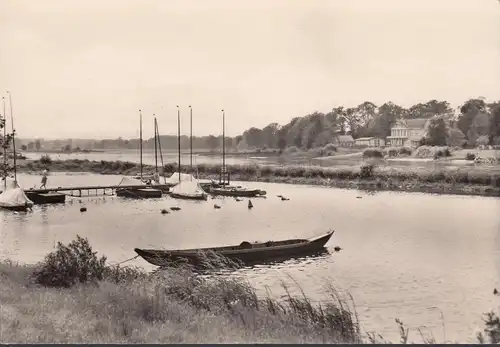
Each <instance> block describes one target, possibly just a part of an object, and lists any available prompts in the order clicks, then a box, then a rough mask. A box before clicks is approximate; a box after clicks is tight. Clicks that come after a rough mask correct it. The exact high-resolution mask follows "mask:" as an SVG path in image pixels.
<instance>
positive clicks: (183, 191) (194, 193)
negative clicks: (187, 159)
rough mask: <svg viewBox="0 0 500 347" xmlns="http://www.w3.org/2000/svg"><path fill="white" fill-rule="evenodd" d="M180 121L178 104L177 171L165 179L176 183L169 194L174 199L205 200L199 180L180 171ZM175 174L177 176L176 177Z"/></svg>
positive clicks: (205, 196) (205, 195)
mask: <svg viewBox="0 0 500 347" xmlns="http://www.w3.org/2000/svg"><path fill="white" fill-rule="evenodd" d="M180 138H181V122H180V111H179V106H177V145H178V148H177V151H178V156H179V158H178V162H179V165H178V167H179V169H178V170H179V171H178V172H176V173H174V174H173V175H172V176H170V177H169V179H168V180H167V182H168V183H173V182H175V181H176V185H175V186H174V187H173V188H172V190H171V191H170V196H171V197H173V198H176V199H185V200H207V194H206V193H205V191H203V189H202V188H201V187H200V185H199V182H198V180H197V179H196V178H194V177H193V175H190V174H183V173H181V172H180V168H181V143H180ZM176 176H177V177H176Z"/></svg>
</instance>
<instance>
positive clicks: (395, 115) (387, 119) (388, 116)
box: [369, 102, 405, 138]
mask: <svg viewBox="0 0 500 347" xmlns="http://www.w3.org/2000/svg"><path fill="white" fill-rule="evenodd" d="M404 114H405V110H404V109H403V108H402V107H401V106H399V105H396V104H394V103H392V102H386V103H385V104H383V105H382V106H380V107H379V109H378V114H377V116H376V117H375V118H374V119H373V121H372V122H371V124H370V130H369V131H370V133H371V135H372V136H377V137H381V138H386V137H387V136H389V135H390V134H391V127H392V126H393V125H394V123H395V122H396V121H397V120H398V119H401V118H402V116H403V115H404Z"/></svg>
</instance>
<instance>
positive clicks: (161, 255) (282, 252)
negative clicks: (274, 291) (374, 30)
mask: <svg viewBox="0 0 500 347" xmlns="http://www.w3.org/2000/svg"><path fill="white" fill-rule="evenodd" d="M332 235H333V231H332V232H330V233H328V234H326V235H324V236H322V237H318V238H316V239H314V240H289V241H278V242H266V243H264V244H253V245H252V244H250V243H248V242H244V243H242V244H241V245H239V246H231V247H219V248H204V249H200V250H198V251H196V250H185V251H182V250H180V251H167V250H153V249H140V248H135V249H134V251H135V252H136V253H137V254H138V255H139V256H141V257H142V258H144V260H146V261H147V262H149V263H151V264H153V265H156V266H168V264H169V263H173V262H174V263H175V262H179V261H180V262H188V263H190V264H193V265H200V264H201V263H202V262H203V260H204V259H206V255H204V253H205V252H214V253H215V254H217V255H220V256H224V257H226V258H228V259H230V260H232V261H235V262H239V263H243V264H245V265H254V264H258V263H265V262H268V261H272V260H273V259H278V258H279V259H281V260H285V259H289V258H293V257H296V256H304V255H310V254H314V253H317V252H319V251H321V250H324V246H325V244H326V243H327V242H328V241H329V240H330V238H331V237H332ZM287 242H289V243H288V244H287ZM244 244H245V245H244ZM249 245H250V246H249ZM248 247H250V248H248ZM253 247H255V248H253Z"/></svg>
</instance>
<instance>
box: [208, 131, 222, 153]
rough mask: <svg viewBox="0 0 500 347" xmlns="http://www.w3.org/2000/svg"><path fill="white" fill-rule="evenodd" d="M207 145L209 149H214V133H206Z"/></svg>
mask: <svg viewBox="0 0 500 347" xmlns="http://www.w3.org/2000/svg"><path fill="white" fill-rule="evenodd" d="M206 142H207V146H208V148H209V149H210V150H211V151H214V150H215V149H216V148H217V147H218V144H219V143H218V142H219V141H217V138H216V137H215V136H214V135H208V137H207V141H206Z"/></svg>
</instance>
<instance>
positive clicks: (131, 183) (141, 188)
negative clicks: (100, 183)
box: [116, 110, 163, 199]
mask: <svg viewBox="0 0 500 347" xmlns="http://www.w3.org/2000/svg"><path fill="white" fill-rule="evenodd" d="M139 150H140V168H141V173H140V176H139V178H138V179H137V178H135V177H134V178H131V177H123V178H122V180H121V181H120V183H119V184H118V186H123V187H120V188H117V189H116V195H117V196H120V197H124V198H133V199H148V198H161V196H162V194H163V193H162V191H161V190H160V189H155V188H152V187H148V186H146V185H145V184H144V177H143V175H142V113H141V110H139Z"/></svg>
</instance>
